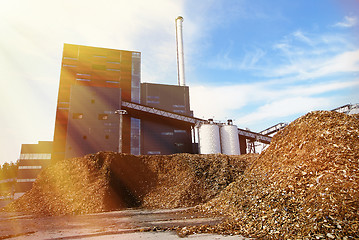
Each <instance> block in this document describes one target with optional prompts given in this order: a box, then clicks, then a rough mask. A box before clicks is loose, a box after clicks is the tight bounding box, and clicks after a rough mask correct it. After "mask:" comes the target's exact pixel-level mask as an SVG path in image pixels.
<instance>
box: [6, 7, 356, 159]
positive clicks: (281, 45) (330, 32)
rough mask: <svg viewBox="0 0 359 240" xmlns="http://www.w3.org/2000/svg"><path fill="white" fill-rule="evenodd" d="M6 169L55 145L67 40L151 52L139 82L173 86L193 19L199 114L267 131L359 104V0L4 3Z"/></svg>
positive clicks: (192, 78)
mask: <svg viewBox="0 0 359 240" xmlns="http://www.w3.org/2000/svg"><path fill="white" fill-rule="evenodd" d="M0 3H1V7H0V31H1V35H2V37H1V38H0V72H1V76H2V77H1V79H0V81H1V86H2V87H1V89H0V97H1V101H0V111H1V112H0V114H1V118H0V131H1V133H2V134H1V139H0V146H1V147H0V164H2V163H3V162H5V161H7V162H10V161H16V160H17V158H18V157H19V154H20V147H21V144H23V143H37V141H39V140H40V141H41V140H52V137H53V130H54V121H55V110H56V101H57V91H58V86H59V77H60V67H61V57H62V48H63V44H64V43H72V44H80V45H88V46H94V47H105V48H114V49H121V50H134V51H140V52H141V53H142V82H154V83H164V84H176V83H177V72H176V69H177V68H176V46H175V22H174V20H175V18H176V17H177V16H179V15H181V16H183V17H184V22H183V27H184V29H183V34H184V51H185V64H186V66H185V69H186V82H187V84H188V85H189V86H190V93H191V96H190V98H191V99H190V100H191V107H192V109H193V110H194V113H195V116H197V117H201V118H202V117H203V118H212V117H214V119H216V120H218V121H225V120H226V119H228V118H231V119H234V122H235V124H237V125H238V126H239V127H241V128H246V127H248V128H250V129H251V130H253V131H260V130H263V129H265V128H267V127H269V126H272V125H273V124H276V123H278V122H289V121H292V120H294V119H296V118H297V117H299V116H301V115H303V114H305V113H307V112H309V111H313V110H330V109H333V108H335V107H338V106H341V105H344V104H347V103H359V94H358V92H359V17H358V16H359V14H358V13H359V1H357V0H316V1H312V0H301V1H288V0H287V1H284V0H273V1H264V0H216V1H214V0H202V1H189V0H188V1H187V0H178V1H174V0H152V1H147V0H133V1H124V0H106V1H103V2H101V3H100V2H99V1H94V0H86V1H85V0H71V1H70V0H63V1H56V2H55V1H46V0H32V1H28V0H12V1H5V0H1V1H0Z"/></svg>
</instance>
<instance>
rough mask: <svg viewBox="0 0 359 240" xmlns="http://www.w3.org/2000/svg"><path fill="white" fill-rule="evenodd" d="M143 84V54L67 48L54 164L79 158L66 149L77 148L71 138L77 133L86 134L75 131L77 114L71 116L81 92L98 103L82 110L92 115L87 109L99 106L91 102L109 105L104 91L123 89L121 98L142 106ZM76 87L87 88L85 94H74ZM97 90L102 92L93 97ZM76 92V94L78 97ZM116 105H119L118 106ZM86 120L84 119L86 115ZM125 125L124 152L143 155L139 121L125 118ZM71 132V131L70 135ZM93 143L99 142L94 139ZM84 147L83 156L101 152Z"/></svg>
mask: <svg viewBox="0 0 359 240" xmlns="http://www.w3.org/2000/svg"><path fill="white" fill-rule="evenodd" d="M140 82H141V53H139V52H132V51H122V50H115V49H107V48H96V47H87V46H80V45H72V44H65V45H64V50H63V57H62V66H61V75H60V86H59V93H58V101H57V109H56V119H55V131H54V142H53V154H52V160H54V161H57V160H61V159H64V158H65V156H66V155H68V156H75V155H76V154H75V150H74V148H72V149H69V148H67V147H73V146H74V143H73V142H74V141H72V140H71V139H70V138H69V137H70V136H71V137H72V136H76V137H78V134H77V133H74V131H80V132H81V133H82V131H83V130H84V129H82V128H80V129H75V128H74V126H75V125H76V124H75V119H74V115H73V114H74V113H75V112H72V113H71V114H72V115H70V108H71V107H73V108H76V109H78V108H79V107H80V104H79V101H82V100H81V96H79V94H80V93H79V92H81V94H83V95H84V96H86V98H88V97H89V95H91V94H93V95H96V96H97V97H96V99H94V98H90V99H87V100H90V104H89V105H87V103H86V104H84V105H83V107H82V110H81V111H82V112H88V113H89V112H91V111H92V110H89V109H84V108H87V107H94V106H96V104H92V103H91V101H92V100H94V101H95V102H106V101H105V100H102V99H100V98H101V97H103V96H104V95H102V92H103V91H102V90H100V89H101V87H102V88H106V89H110V88H113V89H120V92H121V95H120V96H121V98H122V99H123V100H125V101H132V102H136V103H139V102H140ZM74 86H81V87H84V88H82V90H80V88H77V90H74V91H72V90H73V88H74ZM91 87H92V88H91ZM95 87H98V88H95ZM85 89H87V90H89V93H83V91H86V90H85ZM97 90H98V91H99V92H98V93H94V92H96V91H97ZM74 92H77V94H76V93H74ZM111 94H112V93H111ZM71 97H73V98H71ZM116 104H118V102H117V103H116ZM116 104H115V105H116ZM110 105H111V106H109V107H114V105H112V103H111V104H110ZM100 108H101V109H105V108H106V107H104V106H102V107H100ZM100 108H99V109H96V111H98V110H101V109H100ZM106 109H107V108H106ZM115 110H117V109H112V108H111V109H109V110H108V111H115ZM74 111H80V110H74ZM81 111H80V112H81ZM103 114H105V113H103ZM83 116H84V117H85V115H83ZM111 118H112V116H111ZM77 120H79V119H77ZM69 124H70V125H71V126H72V127H71V128H70V129H69V128H68V126H69ZM123 125H124V127H123V132H122V133H123V136H122V139H123V152H125V153H132V154H140V148H139V145H140V143H139V135H140V130H139V129H140V120H139V119H132V118H125V119H124V123H123ZM69 130H70V131H71V133H70V134H69ZM68 135H69V137H68ZM83 136H84V135H83ZM92 136H94V135H92ZM102 137H103V136H101V137H100V136H99V138H102ZM133 139H135V140H136V139H137V142H136V143H134V141H135V140H133ZM92 141H97V140H95V139H92ZM67 142H69V144H67ZM70 142H71V143H70ZM131 144H132V146H131ZM83 147H86V149H83V152H95V151H96V150H97V149H99V148H97V147H94V148H93V149H92V148H91V147H92V145H86V144H85V145H83ZM66 151H68V154H66Z"/></svg>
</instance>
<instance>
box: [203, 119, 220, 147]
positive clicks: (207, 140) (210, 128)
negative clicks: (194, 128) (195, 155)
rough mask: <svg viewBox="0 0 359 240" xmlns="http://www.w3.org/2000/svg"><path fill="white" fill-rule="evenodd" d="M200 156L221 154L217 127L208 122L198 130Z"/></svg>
mask: <svg viewBox="0 0 359 240" xmlns="http://www.w3.org/2000/svg"><path fill="white" fill-rule="evenodd" d="M198 135H199V139H198V140H199V142H198V145H199V146H198V148H199V153H200V154H215V153H221V140H220V137H219V126H218V125H217V124H215V123H213V121H212V120H210V121H209V122H208V123H204V124H202V125H201V126H200V127H199V128H198Z"/></svg>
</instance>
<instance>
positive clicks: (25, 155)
mask: <svg viewBox="0 0 359 240" xmlns="http://www.w3.org/2000/svg"><path fill="white" fill-rule="evenodd" d="M20 159H51V153H22V154H20Z"/></svg>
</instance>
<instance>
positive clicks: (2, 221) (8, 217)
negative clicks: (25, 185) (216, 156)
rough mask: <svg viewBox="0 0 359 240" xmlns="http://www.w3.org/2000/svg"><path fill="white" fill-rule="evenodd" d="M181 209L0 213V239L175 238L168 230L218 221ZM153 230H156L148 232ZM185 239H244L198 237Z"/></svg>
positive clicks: (192, 236)
mask: <svg viewBox="0 0 359 240" xmlns="http://www.w3.org/2000/svg"><path fill="white" fill-rule="evenodd" d="M184 210H186V209H172V210H143V209H140V210H139V209H129V210H123V211H113V212H106V213H99V214H89V215H81V216H57V217H34V216H31V215H22V214H19V213H5V212H0V239H125V240H127V239H148V240H152V239H153V240H154V239H168V240H171V239H179V238H180V237H179V236H177V235H176V233H175V232H171V231H166V232H164V231H161V229H165V228H171V227H176V226H180V227H184V226H189V225H200V224H215V223H217V222H219V221H221V220H222V219H220V218H204V217H201V216H195V215H189V214H188V213H186V212H185V211H184ZM148 230H156V231H148ZM187 238H188V239H227V240H232V239H244V238H242V237H240V236H221V235H209V234H199V235H191V236H188V237H187Z"/></svg>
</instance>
